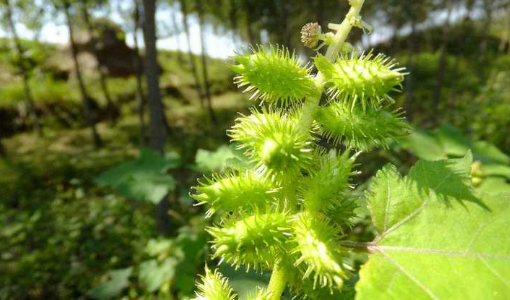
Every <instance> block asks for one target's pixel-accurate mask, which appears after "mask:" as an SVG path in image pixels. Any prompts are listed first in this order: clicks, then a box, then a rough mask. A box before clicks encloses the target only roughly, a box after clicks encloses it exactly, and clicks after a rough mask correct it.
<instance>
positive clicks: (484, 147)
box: [473, 141, 510, 165]
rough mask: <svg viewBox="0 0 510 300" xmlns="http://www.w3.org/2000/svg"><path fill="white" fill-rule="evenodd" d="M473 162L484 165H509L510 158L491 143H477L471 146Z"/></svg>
mask: <svg viewBox="0 0 510 300" xmlns="http://www.w3.org/2000/svg"><path fill="white" fill-rule="evenodd" d="M473 154H474V156H475V160H479V161H481V162H482V163H484V164H504V165H507V164H510V157H508V155H506V154H505V153H503V152H501V150H499V149H498V147H496V146H494V145H493V144H491V143H488V142H484V141H478V142H475V143H474V144H473Z"/></svg>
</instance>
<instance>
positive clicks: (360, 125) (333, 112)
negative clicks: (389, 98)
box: [314, 103, 410, 150]
mask: <svg viewBox="0 0 510 300" xmlns="http://www.w3.org/2000/svg"><path fill="white" fill-rule="evenodd" d="M314 118H315V120H317V122H318V123H319V124H320V126H321V130H322V135H323V136H324V137H325V138H327V139H328V140H330V141H333V142H334V143H335V144H339V143H344V144H345V145H346V146H348V147H350V148H353V149H358V150H369V149H371V148H374V147H383V148H387V147H388V144H389V142H390V141H391V140H396V139H397V138H400V137H403V136H405V135H408V134H409V133H410V126H409V125H408V124H407V123H406V122H405V121H404V119H403V117H402V112H401V111H399V110H396V111H393V112H390V111H387V110H384V109H375V108H369V109H367V110H363V109H361V108H355V109H351V108H350V106H349V105H347V104H344V103H332V104H331V105H329V106H327V107H320V108H319V109H317V111H316V112H315V114H314Z"/></svg>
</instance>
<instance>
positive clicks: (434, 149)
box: [400, 129, 447, 160]
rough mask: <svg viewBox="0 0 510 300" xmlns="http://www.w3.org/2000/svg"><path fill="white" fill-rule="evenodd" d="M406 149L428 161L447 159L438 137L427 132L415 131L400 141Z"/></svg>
mask: <svg viewBox="0 0 510 300" xmlns="http://www.w3.org/2000/svg"><path fill="white" fill-rule="evenodd" d="M400 143H401V144H402V146H403V147H404V148H405V149H409V150H410V151H411V152H413V154H414V155H416V156H417V157H419V158H422V159H427V160H439V159H445V158H447V153H446V151H445V150H444V148H443V145H441V143H440V142H439V140H438V139H437V138H436V137H433V136H431V135H429V134H427V133H426V132H425V131H421V130H418V129H413V133H412V134H410V135H408V136H406V137H403V138H402V139H400Z"/></svg>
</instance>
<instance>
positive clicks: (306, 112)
mask: <svg viewBox="0 0 510 300" xmlns="http://www.w3.org/2000/svg"><path fill="white" fill-rule="evenodd" d="M364 2H365V0H349V3H350V4H351V9H350V10H349V12H348V13H347V16H346V17H345V19H344V20H343V22H342V23H341V24H340V25H338V26H334V28H332V29H334V30H336V34H335V36H334V37H333V41H332V42H331V45H330V46H329V47H328V50H327V51H326V58H327V59H328V60H329V61H331V62H333V61H334V60H335V59H336V57H337V55H338V52H339V51H340V49H341V48H342V45H343V43H345V40H346V39H347V36H348V35H349V32H350V31H351V29H352V27H354V25H355V23H354V22H355V21H356V20H360V19H361V17H360V14H359V13H360V11H361V8H362V7H363V4H364ZM314 83H315V86H316V87H317V89H316V93H314V94H313V95H312V96H310V97H308V98H307V99H306V101H305V103H304V105H303V110H302V114H301V119H300V120H299V124H300V130H301V132H302V133H303V134H308V132H309V130H310V127H311V125H312V121H313V117H312V116H313V113H314V111H315V109H316V108H317V107H318V106H319V102H320V100H321V96H322V93H323V91H324V83H325V82H324V76H323V75H322V74H321V73H320V72H318V73H317V75H316V76H315V78H314ZM284 186H286V187H287V188H286V189H285V194H286V195H287V196H288V200H289V202H290V204H291V206H292V204H293V203H291V202H293V200H294V198H295V196H294V195H295V191H294V190H293V188H291V187H292V185H289V186H287V184H285V185H284ZM291 209H292V208H291ZM286 277H287V274H286V271H285V268H284V267H283V266H282V265H281V264H276V265H275V267H274V269H273V274H272V275H271V280H270V281H269V286H268V287H267V289H268V291H269V292H271V298H270V300H280V298H281V297H282V293H283V291H284V290H285V286H286V285H287V279H286Z"/></svg>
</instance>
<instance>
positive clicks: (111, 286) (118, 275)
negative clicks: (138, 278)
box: [87, 267, 133, 300]
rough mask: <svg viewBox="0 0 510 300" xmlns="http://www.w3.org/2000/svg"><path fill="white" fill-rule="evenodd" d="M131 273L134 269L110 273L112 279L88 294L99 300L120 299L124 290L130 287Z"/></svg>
mask: <svg viewBox="0 0 510 300" xmlns="http://www.w3.org/2000/svg"><path fill="white" fill-rule="evenodd" d="M131 273H133V268H132V267H129V268H126V269H120V270H113V271H110V272H108V277H109V278H110V279H109V280H108V281H105V282H103V283H101V284H100V285H98V286H96V287H95V288H93V289H91V290H90V291H88V293H87V294H88V295H89V296H90V297H92V298H94V299H98V300H108V299H111V298H114V297H118V296H119V295H120V293H121V292H122V290H123V289H124V288H126V287H127V286H128V285H129V277H130V276H131Z"/></svg>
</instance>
